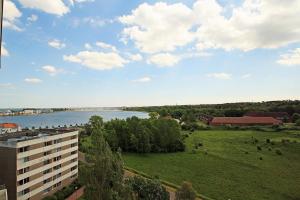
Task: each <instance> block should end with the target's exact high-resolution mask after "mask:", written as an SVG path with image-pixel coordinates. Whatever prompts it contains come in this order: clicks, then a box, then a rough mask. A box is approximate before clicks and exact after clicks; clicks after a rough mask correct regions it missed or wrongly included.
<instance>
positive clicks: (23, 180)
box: [19, 177, 29, 185]
mask: <svg viewBox="0 0 300 200" xmlns="http://www.w3.org/2000/svg"><path fill="white" fill-rule="evenodd" d="M28 182H29V177H27V178H24V179H22V180H20V181H19V185H24V184H26V183H28Z"/></svg>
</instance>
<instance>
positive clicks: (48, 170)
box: [43, 169, 51, 174]
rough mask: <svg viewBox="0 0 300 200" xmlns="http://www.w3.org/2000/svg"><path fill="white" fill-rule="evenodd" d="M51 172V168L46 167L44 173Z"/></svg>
mask: <svg viewBox="0 0 300 200" xmlns="http://www.w3.org/2000/svg"><path fill="white" fill-rule="evenodd" d="M50 172H51V169H46V170H45V171H44V172H43V174H49V173H50Z"/></svg>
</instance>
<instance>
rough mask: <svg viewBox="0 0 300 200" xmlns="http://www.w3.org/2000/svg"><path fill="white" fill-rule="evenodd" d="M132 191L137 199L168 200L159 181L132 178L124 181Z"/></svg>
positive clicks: (166, 193) (167, 195) (167, 194)
mask: <svg viewBox="0 0 300 200" xmlns="http://www.w3.org/2000/svg"><path fill="white" fill-rule="evenodd" d="M125 184H126V185H128V186H129V187H130V188H131V189H132V191H133V192H134V193H135V194H136V197H137V199H144V200H152V199H155V200H169V198H170V197H169V193H168V192H167V191H166V189H165V187H163V186H162V184H161V183H160V182H159V180H151V179H145V178H142V177H138V176H134V177H130V178H128V179H126V180H125Z"/></svg>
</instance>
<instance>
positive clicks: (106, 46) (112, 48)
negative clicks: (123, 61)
mask: <svg viewBox="0 0 300 200" xmlns="http://www.w3.org/2000/svg"><path fill="white" fill-rule="evenodd" d="M96 45H97V46H98V47H100V48H102V49H110V50H112V51H115V52H117V51H118V50H117V48H116V47H115V46H113V45H110V44H107V43H104V42H96Z"/></svg>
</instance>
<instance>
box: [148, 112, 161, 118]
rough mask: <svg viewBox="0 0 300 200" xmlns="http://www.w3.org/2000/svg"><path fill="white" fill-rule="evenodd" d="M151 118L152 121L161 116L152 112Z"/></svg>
mask: <svg viewBox="0 0 300 200" xmlns="http://www.w3.org/2000/svg"><path fill="white" fill-rule="evenodd" d="M149 117H150V119H157V118H158V117H159V114H158V113H157V112H150V113H149Z"/></svg>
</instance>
